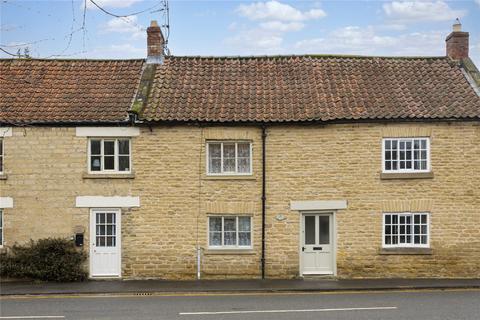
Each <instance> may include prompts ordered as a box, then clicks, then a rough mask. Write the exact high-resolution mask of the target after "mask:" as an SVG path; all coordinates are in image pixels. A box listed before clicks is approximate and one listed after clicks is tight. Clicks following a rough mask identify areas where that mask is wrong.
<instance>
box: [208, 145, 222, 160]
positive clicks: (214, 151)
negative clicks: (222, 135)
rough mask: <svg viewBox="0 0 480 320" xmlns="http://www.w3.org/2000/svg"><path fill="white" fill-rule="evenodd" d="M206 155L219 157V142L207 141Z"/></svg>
mask: <svg viewBox="0 0 480 320" xmlns="http://www.w3.org/2000/svg"><path fill="white" fill-rule="evenodd" d="M208 157H209V158H220V157H221V147H220V143H209V144H208Z"/></svg>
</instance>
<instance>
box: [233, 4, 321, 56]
mask: <svg viewBox="0 0 480 320" xmlns="http://www.w3.org/2000/svg"><path fill="white" fill-rule="evenodd" d="M315 5H316V7H315V8H312V9H310V10H305V11H301V10H299V9H296V8H294V7H292V6H290V5H288V4H284V3H280V2H278V1H275V0H271V1H268V2H255V3H252V4H241V5H239V6H238V7H237V8H236V12H237V14H239V15H240V16H243V17H245V18H248V19H249V20H253V21H256V23H255V25H253V26H252V25H251V24H250V25H242V26H239V25H237V24H236V23H234V24H231V25H230V27H229V30H231V31H234V32H235V34H234V35H233V36H231V37H228V38H227V39H226V40H225V43H226V44H227V45H228V46H230V47H232V48H233V49H234V50H236V52H239V53H241V54H258V53H261V54H277V53H281V52H284V51H285V50H284V48H283V47H282V44H283V37H284V35H285V33H287V32H295V31H300V30H302V29H303V28H304V27H305V24H306V21H307V20H313V19H319V18H323V17H325V16H326V14H325V12H324V11H323V10H322V9H320V8H319V7H318V3H315Z"/></svg>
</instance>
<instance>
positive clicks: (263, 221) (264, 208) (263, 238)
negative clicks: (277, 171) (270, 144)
mask: <svg viewBox="0 0 480 320" xmlns="http://www.w3.org/2000/svg"><path fill="white" fill-rule="evenodd" d="M266 140H267V128H266V127H265V125H262V260H261V263H262V280H264V279H265V220H266V219H265V218H266V217H265V215H266V202H267V196H266V176H265V174H266V150H265V142H266Z"/></svg>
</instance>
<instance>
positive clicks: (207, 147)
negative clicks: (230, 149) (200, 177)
mask: <svg viewBox="0 0 480 320" xmlns="http://www.w3.org/2000/svg"><path fill="white" fill-rule="evenodd" d="M232 143H234V144H235V172H224V171H223V145H224V144H232ZM239 143H248V144H249V146H250V168H249V171H250V172H238V165H237V164H238V163H237V162H238V144H239ZM210 144H220V158H221V160H220V162H221V166H220V170H221V172H218V173H215V172H210V160H209V154H210ZM205 166H206V171H207V176H251V175H253V143H252V142H251V141H248V140H231V141H228V140H222V141H217V140H209V141H207V144H206V164H205Z"/></svg>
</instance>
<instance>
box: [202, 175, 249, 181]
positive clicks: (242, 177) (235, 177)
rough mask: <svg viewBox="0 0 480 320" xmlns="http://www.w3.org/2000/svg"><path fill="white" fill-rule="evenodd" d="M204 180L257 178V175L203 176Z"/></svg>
mask: <svg viewBox="0 0 480 320" xmlns="http://www.w3.org/2000/svg"><path fill="white" fill-rule="evenodd" d="M202 179H203V180H257V178H256V177H255V176H252V175H250V176H241V175H238V176H236V175H229V176H203V178H202Z"/></svg>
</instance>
